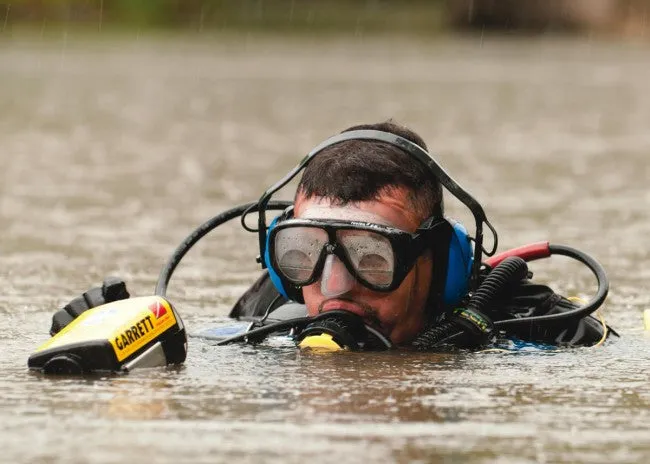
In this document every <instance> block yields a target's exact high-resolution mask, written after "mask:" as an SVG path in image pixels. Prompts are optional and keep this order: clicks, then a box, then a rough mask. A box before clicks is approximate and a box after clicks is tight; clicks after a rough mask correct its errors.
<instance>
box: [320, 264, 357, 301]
mask: <svg viewBox="0 0 650 464" xmlns="http://www.w3.org/2000/svg"><path fill="white" fill-rule="evenodd" d="M354 283H355V280H354V277H353V276H352V275H351V274H350V272H349V271H348V269H347V268H346V267H345V264H343V262H342V261H341V260H340V259H339V258H338V257H337V256H336V255H335V254H333V253H332V254H329V255H327V258H326V259H325V265H324V267H323V276H322V278H321V284H320V291H321V293H322V294H323V296H324V297H325V298H333V297H336V296H340V295H343V294H344V293H347V292H349V291H350V290H352V287H354Z"/></svg>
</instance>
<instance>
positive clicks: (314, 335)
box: [296, 310, 393, 352]
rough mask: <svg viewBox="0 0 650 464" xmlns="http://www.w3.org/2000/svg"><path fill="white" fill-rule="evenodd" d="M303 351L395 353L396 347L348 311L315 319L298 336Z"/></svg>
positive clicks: (331, 312) (331, 313) (334, 312)
mask: <svg viewBox="0 0 650 464" xmlns="http://www.w3.org/2000/svg"><path fill="white" fill-rule="evenodd" d="M296 343H297V344H298V347H299V348H300V349H306V350H312V351H316V352H334V351H376V350H386V349H391V348H392V347H393V344H392V343H391V342H390V340H388V339H387V338H386V337H384V336H383V335H381V334H380V333H379V332H377V331H376V330H374V329H372V328H371V327H369V326H367V325H366V324H365V323H364V322H363V319H362V318H361V317H359V316H357V315H356V314H353V313H350V312H348V311H343V310H336V311H328V312H326V313H323V314H321V315H319V316H316V317H315V318H314V321H313V322H311V323H310V324H309V325H307V326H306V327H305V328H304V329H303V330H302V331H301V332H299V333H298V334H297V335H296Z"/></svg>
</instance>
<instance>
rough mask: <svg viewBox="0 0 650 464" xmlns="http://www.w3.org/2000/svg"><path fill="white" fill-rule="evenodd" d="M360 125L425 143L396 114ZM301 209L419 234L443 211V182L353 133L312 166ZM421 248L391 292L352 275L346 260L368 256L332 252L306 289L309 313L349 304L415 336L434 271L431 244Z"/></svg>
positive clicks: (301, 190) (301, 191)
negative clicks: (392, 118) (344, 257)
mask: <svg viewBox="0 0 650 464" xmlns="http://www.w3.org/2000/svg"><path fill="white" fill-rule="evenodd" d="M361 129H371V130H380V131H384V132H391V133H393V134H396V135H399V136H400V137H403V138H405V139H408V140H410V141H411V142H413V143H415V144H417V145H419V146H420V147H422V148H423V149H425V150H426V145H425V143H424V141H423V140H422V139H421V138H420V137H419V136H418V135H417V134H415V133H414V132H412V131H410V130H409V129H406V128H404V127H402V126H399V125H397V124H394V123H392V122H384V123H380V124H372V125H360V126H354V127H351V128H349V129H346V131H352V130H361ZM346 131H344V132H346ZM294 216H295V217H296V218H299V219H322V220H326V221H333V220H336V221H361V222H366V223H372V224H380V225H382V226H388V227H390V228H395V229H400V230H401V231H404V232H408V233H411V234H413V233H415V232H416V230H417V229H418V227H419V226H420V225H421V224H422V223H423V221H425V220H427V219H428V218H430V217H432V216H438V217H439V216H442V188H441V186H440V183H439V182H438V181H437V180H436V179H435V178H434V177H433V176H432V174H431V173H430V171H429V170H428V169H427V168H426V167H425V166H424V165H423V163H421V162H419V161H417V160H415V159H413V158H412V157H411V156H410V155H409V154H407V153H406V152H404V151H403V150H401V149H400V148H398V147H396V146H393V145H390V144H387V143H383V142H377V141H371V140H350V141H345V142H341V143H339V144H336V145H333V146H331V147H328V148H326V149H324V150H323V151H322V152H321V153H319V154H318V155H317V156H316V157H314V159H313V160H312V161H311V163H310V164H309V165H308V166H307V167H306V169H305V172H304V174H303V177H302V179H301V181H300V184H299V186H298V190H297V192H296V198H295V208H294ZM364 246H366V245H364ZM418 250H419V251H418V253H419V254H418V256H416V257H414V260H413V263H412V266H411V267H410V268H409V270H408V273H407V274H406V276H405V277H404V280H403V281H402V282H401V283H400V285H399V286H398V287H397V288H396V289H394V290H392V291H390V292H384V291H376V290H372V289H370V288H368V286H367V285H362V284H361V283H360V282H359V279H358V278H356V276H353V275H351V272H350V270H349V269H348V268H347V267H354V266H355V265H356V266H364V264H363V263H355V264H350V263H348V266H347V267H346V265H344V263H343V262H342V260H341V259H339V258H338V257H336V256H335V255H333V254H330V255H328V257H327V261H326V262H325V264H324V270H323V273H322V275H321V276H320V278H319V279H318V280H317V281H316V282H315V283H312V284H311V285H307V286H305V287H303V290H302V292H303V297H304V300H305V303H306V305H307V309H308V312H309V314H310V315H312V316H315V315H317V314H319V313H321V312H324V311H328V310H332V309H344V310H348V311H351V312H354V313H357V314H359V315H361V316H364V318H365V319H366V320H367V321H368V322H370V323H374V324H375V325H377V326H379V328H380V329H381V330H382V331H383V332H384V333H385V334H386V335H388V336H390V338H391V339H392V340H393V341H394V342H395V343H402V342H406V341H408V340H410V339H412V338H413V337H414V336H415V335H417V333H419V332H420V331H421V329H422V326H423V324H424V322H425V320H426V317H427V316H426V314H425V307H426V305H427V300H428V296H429V290H430V287H431V282H432V275H433V273H434V268H433V263H432V255H431V251H430V249H429V248H428V247H422V248H418ZM379 255H381V252H380V253H379ZM366 256H368V254H366ZM377 259H379V258H377ZM348 261H351V259H350V260H348ZM369 266H373V263H370V264H369ZM356 274H359V272H357V273H356Z"/></svg>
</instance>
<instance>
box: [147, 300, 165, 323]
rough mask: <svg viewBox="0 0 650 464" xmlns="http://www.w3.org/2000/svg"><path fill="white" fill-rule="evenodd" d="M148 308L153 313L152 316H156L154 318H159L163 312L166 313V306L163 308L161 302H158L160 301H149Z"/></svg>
mask: <svg viewBox="0 0 650 464" xmlns="http://www.w3.org/2000/svg"><path fill="white" fill-rule="evenodd" d="M149 310H150V311H151V312H152V313H153V315H154V316H156V319H160V318H161V317H163V316H164V315H165V314H167V308H165V307H164V306H163V305H162V304H160V301H156V302H155V303H151V304H150V305H149Z"/></svg>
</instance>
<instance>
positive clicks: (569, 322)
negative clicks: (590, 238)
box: [51, 121, 616, 351]
mask: <svg viewBox="0 0 650 464" xmlns="http://www.w3.org/2000/svg"><path fill="white" fill-rule="evenodd" d="M300 173H302V177H301V179H300V181H299V184H298V187H297V190H296V193H295V197H294V201H293V202H277V201H276V202H274V201H271V198H272V196H273V194H274V193H275V192H277V191H278V190H280V189H281V188H283V187H284V186H285V185H286V184H288V183H289V182H290V181H291V180H292V179H294V178H295V177H296V176H297V175H298V174H300ZM443 187H444V188H445V189H446V190H447V191H448V192H449V193H451V194H452V195H453V196H454V197H456V198H457V199H458V200H460V201H461V202H462V203H463V204H464V205H465V206H467V208H468V209H469V210H470V211H471V213H472V215H473V216H474V219H475V222H476V224H475V230H474V233H473V234H472V235H470V233H468V231H467V229H466V228H465V227H464V226H463V225H462V224H460V223H459V222H456V221H454V220H452V219H449V218H447V217H445V215H444V202H443ZM270 210H279V211H281V213H280V214H279V215H278V216H277V217H275V218H274V219H273V220H272V221H271V222H270V223H268V224H267V213H268V211H270ZM255 212H257V215H258V218H257V228H253V227H251V226H250V225H248V224H247V222H246V218H247V217H248V216H249V215H250V214H252V213H255ZM239 216H241V223H242V226H243V227H244V228H245V229H246V230H248V231H251V232H254V233H256V234H257V235H258V240H259V248H260V254H259V257H258V261H259V262H260V264H261V266H262V268H264V269H266V270H265V271H263V272H262V274H261V276H260V277H259V279H258V280H257V281H256V282H255V283H254V284H253V285H252V286H251V288H250V289H249V290H248V291H246V292H245V293H244V294H243V295H242V296H241V297H240V298H239V300H238V301H237V302H236V304H235V306H234V307H233V309H232V311H231V313H230V316H231V317H232V318H235V319H239V320H244V321H251V323H250V325H249V327H248V328H247V330H246V331H245V332H244V333H240V334H235V335H232V334H231V335H232V336H221V338H220V339H219V340H220V344H227V343H233V342H238V341H244V342H248V343H259V342H261V341H262V340H264V338H265V336H267V335H268V334H270V333H275V332H282V331H284V332H285V333H289V334H290V335H291V336H292V337H294V339H295V341H296V343H297V344H298V345H299V346H301V347H303V348H315V349H321V348H328V347H330V348H331V347H334V348H347V349H350V350H361V349H386V348H393V347H400V348H405V349H412V350H418V351H435V350H442V349H445V350H446V349H458V348H470V349H475V348H482V347H487V346H494V344H495V343H498V342H499V341H503V340H508V341H513V340H514V341H518V342H524V343H538V344H544V345H551V346H590V345H595V344H599V343H602V342H603V341H604V340H605V339H606V338H607V337H608V336H609V335H612V334H614V335H616V333H615V332H614V331H613V330H612V329H611V328H610V327H608V326H607V324H606V323H605V322H604V320H603V319H602V318H600V319H597V318H595V317H594V316H593V315H592V313H593V312H594V311H595V310H596V309H598V307H600V306H601V305H602V303H603V302H604V300H605V298H606V296H607V292H608V285H609V284H608V280H607V276H606V274H605V271H604V270H603V269H602V267H601V266H600V264H599V263H598V262H597V261H595V260H594V259H593V258H591V257H590V256H589V255H586V254H585V253H583V252H580V251H578V250H576V249H574V248H571V247H567V246H561V245H550V244H548V243H547V242H543V243H537V244H532V245H527V246H524V247H521V248H517V249H514V250H508V251H505V252H502V253H500V254H495V252H496V249H497V243H498V242H497V233H496V230H495V229H494V227H493V226H492V225H491V224H490V222H489V221H488V219H487V217H486V215H485V212H484V211H483V208H482V206H481V204H480V203H479V202H478V201H476V200H475V199H474V198H473V197H472V196H471V195H470V194H469V193H468V192H467V191H465V190H464V189H463V188H462V187H461V186H460V185H459V184H458V183H456V182H455V181H454V180H453V179H452V178H451V177H450V176H449V175H448V174H447V173H446V171H445V170H444V169H443V168H442V167H441V166H440V165H439V164H438V163H437V162H436V161H435V159H434V158H433V157H431V155H430V154H429V153H428V152H427V146H426V144H425V142H424V140H422V138H421V137H420V136H419V135H418V134H416V133H415V132H413V131H412V130H410V129H408V128H406V127H403V126H401V125H398V124H396V123H394V122H393V121H387V122H382V123H378V124H364V125H357V126H353V127H350V128H348V129H346V130H344V131H343V132H341V133H340V134H337V135H335V136H333V137H331V138H329V139H327V140H326V141H324V142H323V143H321V144H320V145H318V146H317V147H316V148H314V149H313V150H312V151H311V152H310V153H309V154H308V155H307V156H306V157H305V158H304V159H303V160H302V161H301V162H300V164H299V165H298V166H296V167H295V168H294V169H293V170H292V171H291V172H289V173H288V174H287V175H286V176H285V177H284V178H282V179H281V180H280V181H278V182H277V183H276V184H275V185H273V186H272V187H271V188H269V189H268V190H267V191H266V192H264V194H263V195H262V197H261V198H260V199H259V201H257V202H253V203H250V204H247V205H243V206H241V207H238V208H233V209H232V210H229V211H227V212H226V213H223V214H221V215H219V216H217V217H215V218H213V219H212V220H210V221H208V222H207V223H205V224H204V225H202V226H201V227H199V228H198V229H197V230H196V231H194V232H193V233H192V234H191V235H190V236H189V237H188V238H187V239H186V241H185V242H183V243H182V244H181V245H180V246H179V248H178V249H177V250H176V252H175V253H174V255H172V257H171V259H170V261H169V262H168V264H167V265H166V266H165V268H164V269H163V271H162V272H161V276H160V279H159V281H158V284H157V287H156V294H157V295H161V296H164V295H165V292H166V288H167V284H168V282H169V280H170V278H171V275H172V273H173V271H174V269H175V267H176V265H177V264H178V262H180V260H181V259H182V257H183V256H184V254H185V253H186V252H187V251H188V250H189V248H190V247H191V246H192V245H193V244H194V243H196V242H197V241H198V240H199V239H200V238H201V237H203V236H204V235H205V234H207V233H208V232H209V231H210V230H212V229H214V228H215V227H216V226H218V225H219V224H221V223H223V222H225V221H227V220H231V219H233V218H235V217H239ZM484 225H486V226H487V228H488V229H489V230H490V231H491V233H492V234H491V235H492V246H491V247H490V248H489V249H486V248H485V246H484V243H483V242H484V240H483V226H484ZM554 254H560V255H565V256H569V257H572V258H574V259H576V260H578V261H580V262H582V263H583V264H585V265H586V266H587V267H588V268H589V269H590V270H591V271H592V272H593V273H594V274H595V276H596V278H597V280H598V291H597V293H596V296H594V297H593V298H592V299H591V300H590V301H589V302H587V303H578V302H575V301H572V300H570V299H568V298H566V297H564V296H561V295H559V294H557V293H555V292H554V291H553V290H551V289H550V288H549V287H548V286H546V285H542V284H538V283H534V282H533V281H532V280H531V278H532V273H531V272H530V271H529V270H528V265H527V262H528V261H532V260H534V259H539V258H545V257H549V256H551V255H554ZM484 257H489V258H485V259H484ZM128 297H129V294H128V291H127V290H126V287H125V284H124V282H122V281H120V280H119V279H117V280H116V279H113V280H109V281H106V282H104V285H103V286H102V287H95V288H93V289H91V290H89V291H88V292H86V293H84V295H82V296H81V297H77V298H76V299H74V300H73V301H72V302H71V303H70V304H68V305H66V306H65V307H64V308H63V309H61V310H60V311H58V312H57V313H56V314H55V315H54V317H53V322H52V328H51V335H54V334H56V333H57V332H59V331H60V330H61V329H62V328H63V327H65V326H66V325H67V324H69V323H70V322H71V321H72V320H74V319H75V317H77V316H78V315H79V314H82V313H83V312H84V311H86V310H87V309H89V308H92V307H95V306H97V305H101V304H104V303H108V302H111V301H116V300H120V299H125V298H128ZM217 338H218V337H217Z"/></svg>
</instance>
